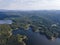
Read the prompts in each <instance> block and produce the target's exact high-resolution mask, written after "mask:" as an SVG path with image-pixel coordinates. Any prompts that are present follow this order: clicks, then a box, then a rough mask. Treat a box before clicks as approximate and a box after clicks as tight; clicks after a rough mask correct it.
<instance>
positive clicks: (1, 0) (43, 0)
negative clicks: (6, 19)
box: [0, 0, 60, 10]
mask: <svg viewBox="0 0 60 45" xmlns="http://www.w3.org/2000/svg"><path fill="white" fill-rule="evenodd" d="M0 9H9V10H54V9H55V10H60V0H0Z"/></svg>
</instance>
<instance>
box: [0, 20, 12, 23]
mask: <svg viewBox="0 0 60 45" xmlns="http://www.w3.org/2000/svg"><path fill="white" fill-rule="evenodd" d="M0 24H12V20H0Z"/></svg>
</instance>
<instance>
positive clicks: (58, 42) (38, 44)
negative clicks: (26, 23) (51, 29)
mask: <svg viewBox="0 0 60 45" xmlns="http://www.w3.org/2000/svg"><path fill="white" fill-rule="evenodd" d="M12 32H13V34H14V35H16V34H22V35H26V36H27V37H28V41H27V45H60V39H59V38H57V39H55V40H54V41H51V40H48V39H47V38H46V37H45V35H41V34H40V33H37V32H33V31H32V29H31V28H30V29H29V30H27V31H26V30H23V29H18V30H13V31H12Z"/></svg>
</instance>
